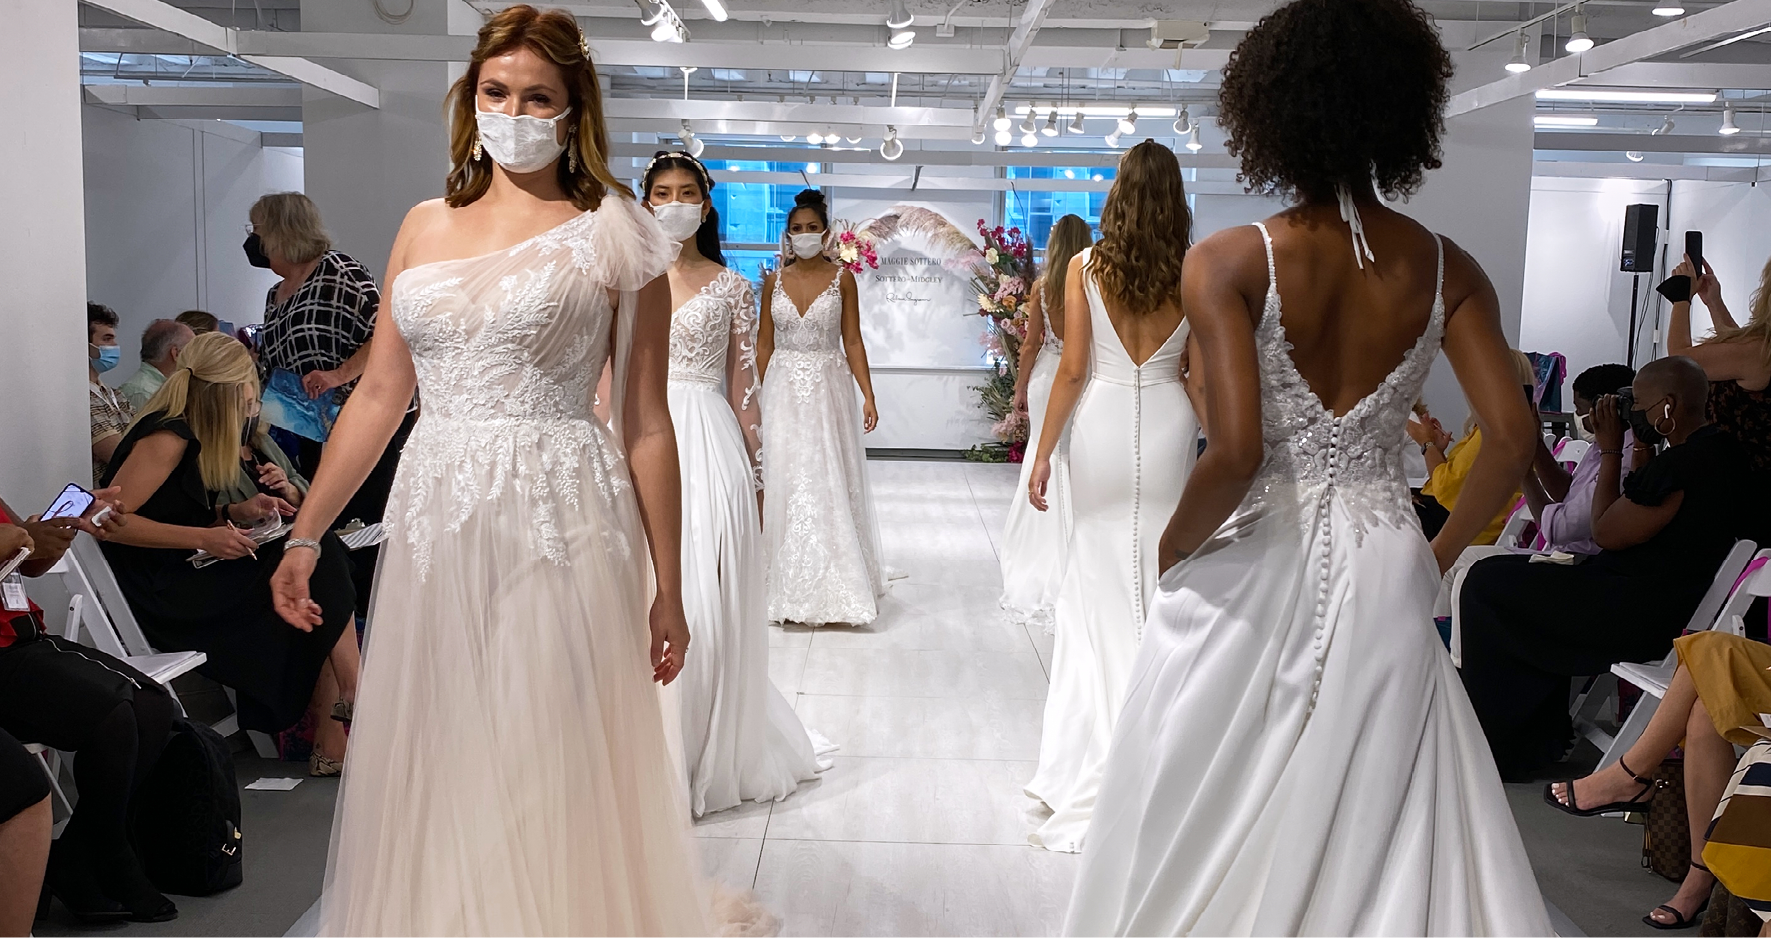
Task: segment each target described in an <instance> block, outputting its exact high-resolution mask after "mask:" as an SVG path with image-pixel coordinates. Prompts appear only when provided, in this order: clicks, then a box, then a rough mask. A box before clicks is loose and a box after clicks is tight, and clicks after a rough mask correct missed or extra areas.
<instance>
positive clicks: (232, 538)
mask: <svg viewBox="0 0 1771 938" xmlns="http://www.w3.org/2000/svg"><path fill="white" fill-rule="evenodd" d="M202 545H203V549H204V550H206V551H208V552H209V553H211V554H213V555H215V556H217V557H220V558H221V559H223V560H238V559H240V558H241V557H249V556H251V555H252V554H253V552H255V551H257V550H258V544H257V543H256V542H254V541H253V540H252V538H249V537H247V536H246V535H244V534H242V533H240V529H239V528H236V527H234V526H233V525H231V524H222V525H217V526H215V527H213V528H204V529H203V534H202Z"/></svg>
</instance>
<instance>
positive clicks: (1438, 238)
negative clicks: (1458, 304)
mask: <svg viewBox="0 0 1771 938" xmlns="http://www.w3.org/2000/svg"><path fill="white" fill-rule="evenodd" d="M1433 243H1434V244H1436V245H1438V247H1439V271H1438V272H1437V273H1436V274H1434V275H1433V304H1434V306H1435V307H1437V306H1439V305H1441V304H1443V303H1444V302H1445V236H1444V235H1442V234H1435V235H1433Z"/></svg>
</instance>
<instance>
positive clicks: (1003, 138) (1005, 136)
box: [996, 130, 1014, 147]
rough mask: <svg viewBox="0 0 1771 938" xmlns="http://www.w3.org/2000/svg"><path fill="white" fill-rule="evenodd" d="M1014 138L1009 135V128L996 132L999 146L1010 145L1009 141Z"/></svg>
mask: <svg viewBox="0 0 1771 938" xmlns="http://www.w3.org/2000/svg"><path fill="white" fill-rule="evenodd" d="M1013 139H1014V138H1013V137H1010V136H1009V133H1008V131H1007V130H999V131H997V132H996V145H997V146H999V147H1006V146H1008V144H1009V141H1010V140H1013Z"/></svg>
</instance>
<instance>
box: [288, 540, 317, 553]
mask: <svg viewBox="0 0 1771 938" xmlns="http://www.w3.org/2000/svg"><path fill="white" fill-rule="evenodd" d="M297 547H306V548H308V549H310V550H312V551H313V552H314V553H316V554H317V553H319V552H320V542H319V541H315V540H311V539H309V538H305V537H292V538H290V539H289V540H288V541H286V542H284V544H283V553H285V554H287V553H288V552H290V551H292V550H294V549H295V548H297Z"/></svg>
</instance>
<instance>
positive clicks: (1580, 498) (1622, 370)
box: [1525, 365, 1652, 556]
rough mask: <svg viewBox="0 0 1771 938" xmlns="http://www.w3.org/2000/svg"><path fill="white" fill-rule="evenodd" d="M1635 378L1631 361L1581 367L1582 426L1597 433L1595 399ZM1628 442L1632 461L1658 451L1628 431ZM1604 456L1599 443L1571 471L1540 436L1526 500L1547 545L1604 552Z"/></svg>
mask: <svg viewBox="0 0 1771 938" xmlns="http://www.w3.org/2000/svg"><path fill="white" fill-rule="evenodd" d="M1635 379H1636V373H1635V371H1634V370H1632V369H1631V368H1630V366H1628V365H1596V366H1594V367H1592V368H1588V369H1587V370H1585V371H1583V372H1581V373H1580V375H1579V376H1578V377H1576V378H1575V379H1574V414H1575V418H1576V419H1578V420H1579V421H1580V423H1581V426H1582V427H1585V428H1586V430H1587V432H1588V433H1591V432H1593V402H1594V401H1595V400H1597V399H1598V398H1599V397H1600V396H1601V395H1604V394H1616V393H1617V392H1618V390H1619V389H1622V388H1626V387H1629V385H1630V382H1632V381H1634V380H1635ZM1623 445H1624V449H1625V450H1626V451H1628V453H1629V454H1630V455H1631V459H1629V460H1627V462H1628V463H1629V464H1631V465H1637V464H1640V463H1642V462H1646V461H1647V458H1648V457H1649V456H1650V455H1652V453H1651V452H1650V451H1649V449H1648V447H1646V446H1642V445H1640V444H1638V443H1637V442H1636V440H1635V437H1634V436H1633V435H1632V434H1630V433H1629V431H1627V430H1626V431H1624V437H1623ZM1638 449H1639V450H1640V452H1637V450H1638ZM1602 458H1603V454H1602V453H1600V452H1599V447H1597V446H1594V447H1592V448H1590V449H1588V450H1587V453H1586V455H1585V456H1583V457H1582V458H1581V460H1580V462H1579V464H1577V465H1576V466H1575V467H1574V471H1573V472H1569V471H1568V469H1567V468H1566V467H1565V466H1563V464H1562V463H1561V462H1559V461H1558V460H1557V459H1556V455H1555V454H1554V453H1552V452H1550V448H1549V446H1548V445H1547V444H1545V443H1544V442H1543V441H1542V440H1541V439H1540V440H1539V441H1538V444H1537V454H1536V455H1535V456H1534V457H1532V460H1531V471H1530V472H1528V473H1526V474H1525V503H1526V504H1527V505H1530V506H1531V516H1532V517H1533V518H1536V519H1537V530H1538V533H1539V534H1540V535H1542V536H1543V539H1544V544H1545V549H1546V550H1550V551H1562V552H1564V553H1569V554H1585V555H1588V556H1590V555H1593V554H1597V553H1598V552H1599V545H1598V544H1595V543H1593V491H1594V488H1595V487H1596V486H1597V485H1598V483H1599V462H1600V460H1601V459H1602Z"/></svg>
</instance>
